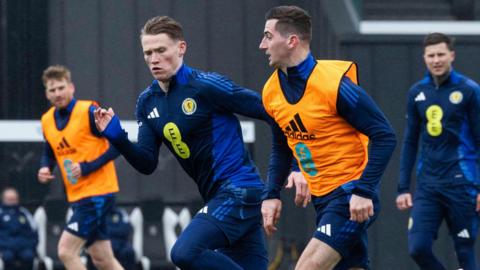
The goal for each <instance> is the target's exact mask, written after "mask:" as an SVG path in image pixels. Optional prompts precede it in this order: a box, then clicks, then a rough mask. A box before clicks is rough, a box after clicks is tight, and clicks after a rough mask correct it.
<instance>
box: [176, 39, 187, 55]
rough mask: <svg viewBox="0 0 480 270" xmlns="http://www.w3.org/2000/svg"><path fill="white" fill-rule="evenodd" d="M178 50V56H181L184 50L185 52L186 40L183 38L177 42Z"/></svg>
mask: <svg viewBox="0 0 480 270" xmlns="http://www.w3.org/2000/svg"><path fill="white" fill-rule="evenodd" d="M178 52H179V56H180V57H183V56H184V55H185V52H187V42H185V40H180V42H179V43H178Z"/></svg>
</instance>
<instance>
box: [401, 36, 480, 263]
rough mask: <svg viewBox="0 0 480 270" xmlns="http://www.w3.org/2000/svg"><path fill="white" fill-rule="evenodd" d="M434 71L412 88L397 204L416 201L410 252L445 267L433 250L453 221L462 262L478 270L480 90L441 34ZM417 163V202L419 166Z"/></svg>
mask: <svg viewBox="0 0 480 270" xmlns="http://www.w3.org/2000/svg"><path fill="white" fill-rule="evenodd" d="M423 58H424V60H425V64H426V66H427V69H428V74H427V76H426V77H425V78H424V79H423V80H421V81H419V82H417V83H416V84H414V85H413V86H412V88H411V89H410V91H409V92H408V101H407V104H408V105H407V127H406V129H405V136H404V141H403V148H402V156H401V166H400V182H399V184H398V193H399V195H398V197H397V207H398V209H400V210H406V209H409V208H410V207H413V210H412V212H411V218H410V220H409V225H408V226H409V233H408V242H409V253H410V255H411V256H412V257H413V259H414V260H415V261H416V262H417V264H418V265H419V266H420V267H421V268H422V269H445V267H444V266H443V265H442V264H441V263H440V262H439V261H438V259H437V258H436V257H435V256H434V254H433V252H432V244H433V240H434V239H436V237H437V233H438V229H439V227H440V225H441V223H442V221H443V220H444V219H445V220H446V222H447V225H448V229H449V231H450V234H451V236H452V238H453V241H454V244H455V251H456V254H457V258H458V261H459V263H460V267H461V268H463V269H465V270H467V269H468V270H470V269H477V268H476V262H475V252H474V242H475V238H476V235H477V230H478V221H479V219H478V211H479V210H480V195H479V192H478V191H479V189H478V188H479V179H478V177H479V175H478V163H477V162H478V149H479V146H480V115H479V110H480V104H479V94H480V92H479V91H480V88H479V86H478V84H477V83H475V82H474V81H472V80H471V79H469V78H467V77H465V76H463V75H461V74H459V73H458V72H456V71H455V70H453V68H452V62H453V61H454V59H455V52H454V50H453V40H452V39H451V38H450V37H448V36H446V35H444V34H441V33H432V34H429V35H427V36H426V37H425V40H424V55H423ZM419 141H420V153H419V159H418V166H417V178H416V179H417V189H416V192H415V197H414V199H413V202H412V195H411V192H410V177H411V171H412V168H413V166H414V164H415V159H416V154H417V148H418V144H419Z"/></svg>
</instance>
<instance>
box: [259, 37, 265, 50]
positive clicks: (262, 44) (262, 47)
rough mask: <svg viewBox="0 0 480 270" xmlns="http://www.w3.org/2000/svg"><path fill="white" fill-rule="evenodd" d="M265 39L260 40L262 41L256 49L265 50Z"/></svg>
mask: <svg viewBox="0 0 480 270" xmlns="http://www.w3.org/2000/svg"><path fill="white" fill-rule="evenodd" d="M265 43H266V42H265V38H262V40H261V41H260V44H259V45H258V48H259V49H260V50H265V49H266V48H267V45H266V44H265Z"/></svg>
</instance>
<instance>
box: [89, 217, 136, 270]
mask: <svg viewBox="0 0 480 270" xmlns="http://www.w3.org/2000/svg"><path fill="white" fill-rule="evenodd" d="M107 228H108V233H109V235H110V241H111V243H112V249H113V254H114V255H115V258H117V260H118V262H119V263H120V264H121V265H122V266H123V268H125V269H135V253H134V252H133V248H132V244H131V241H130V236H131V234H132V230H133V229H132V225H130V220H129V218H128V213H127V211H125V210H124V209H122V208H120V207H115V208H114V209H113V210H112V211H110V214H109V215H108V217H107ZM88 269H90V270H94V269H96V268H95V267H94V266H93V263H92V262H91V259H90V257H88Z"/></svg>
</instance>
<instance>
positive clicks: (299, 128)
mask: <svg viewBox="0 0 480 270" xmlns="http://www.w3.org/2000/svg"><path fill="white" fill-rule="evenodd" d="M265 17H266V24H265V29H264V37H263V39H262V41H261V43H260V49H262V50H265V52H266V54H267V55H268V56H269V64H270V66H272V67H274V68H276V70H275V71H274V73H273V74H272V75H271V77H270V78H269V79H268V81H267V82H266V83H265V86H264V89H263V94H262V99H263V104H264V107H265V109H266V111H267V113H268V114H269V115H270V116H271V117H272V118H273V119H274V120H275V122H277V124H278V128H279V129H281V131H282V132H283V134H284V135H285V136H284V137H283V138H282V140H280V141H277V142H276V143H275V144H274V148H273V153H272V160H275V161H276V162H275V163H274V164H273V166H271V167H270V168H269V180H268V190H267V191H268V193H267V198H266V200H264V202H263V205H262V214H263V218H264V228H265V230H266V232H267V234H271V233H273V232H274V231H275V230H276V227H275V224H276V222H277V221H278V219H279V218H280V210H281V201H280V199H279V193H280V190H281V188H282V186H283V182H284V180H285V179H286V175H287V174H288V170H289V168H288V167H289V166H280V165H282V164H287V163H288V160H290V159H291V158H292V153H293V156H294V157H295V158H296V160H298V165H299V167H300V169H301V172H302V174H301V175H303V177H305V179H306V180H307V182H308V186H309V189H310V192H311V194H312V203H313V204H314V207H315V210H316V212H317V219H316V224H317V230H316V231H315V233H314V235H313V238H312V240H311V241H310V242H309V244H308V245H307V247H306V248H305V250H304V251H303V253H302V255H301V257H300V259H299V261H298V263H297V266H296V269H302V270H303V269H305V270H320V269H322V270H323V269H368V267H369V266H368V264H369V262H368V252H367V242H366V241H367V236H366V231H367V228H368V227H369V226H370V225H371V224H372V222H373V221H374V220H375V218H376V217H377V215H378V210H379V208H378V207H379V202H378V196H377V186H378V183H379V181H380V178H381V176H382V174H383V172H384V170H385V167H386V165H387V163H388V161H389V159H390V156H391V154H392V152H393V150H394V148H395V144H396V139H395V134H394V132H393V129H392V127H391V126H390V124H389V123H388V121H387V119H386V118H385V116H384V115H383V113H382V112H381V111H380V109H379V108H378V106H377V105H376V104H375V102H374V101H373V100H372V99H371V98H370V97H369V96H368V95H367V93H366V92H365V91H364V90H363V89H361V88H360V87H359V86H358V78H357V66H356V65H355V64H354V63H352V62H348V61H317V60H315V59H314V58H313V56H312V55H311V53H310V41H311V19H310V16H309V15H308V14H307V12H306V11H304V10H303V9H300V8H298V7H295V6H280V7H275V8H272V9H271V10H270V11H268V12H267V14H266V16H265Z"/></svg>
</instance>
